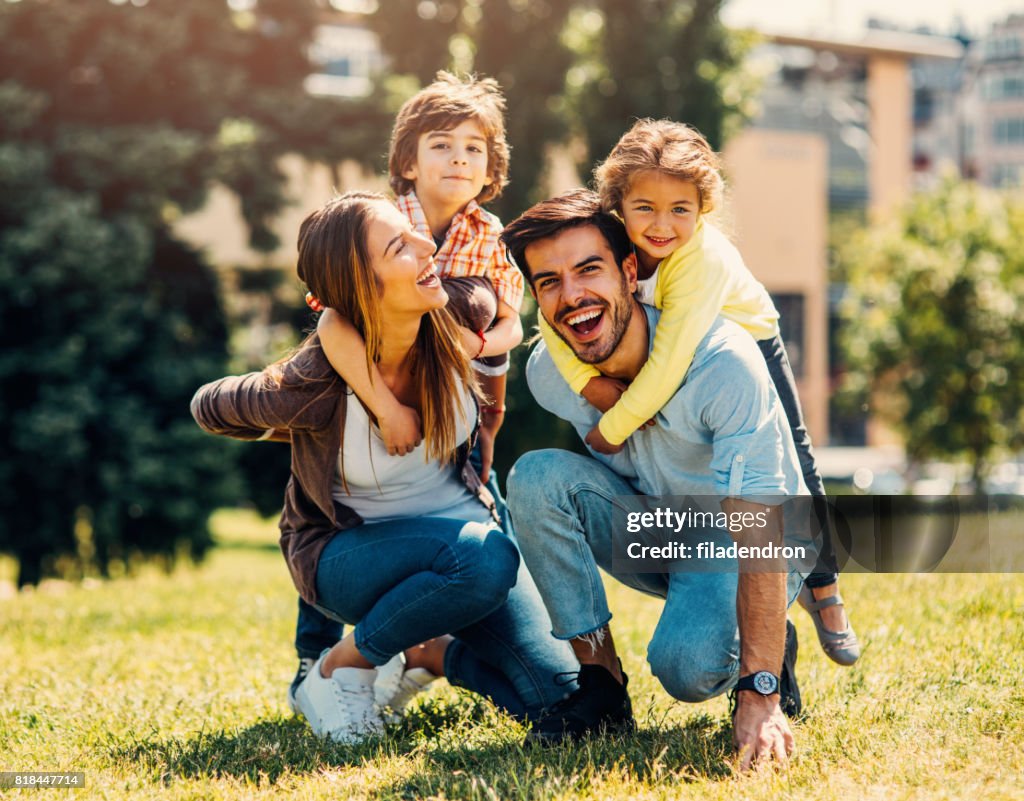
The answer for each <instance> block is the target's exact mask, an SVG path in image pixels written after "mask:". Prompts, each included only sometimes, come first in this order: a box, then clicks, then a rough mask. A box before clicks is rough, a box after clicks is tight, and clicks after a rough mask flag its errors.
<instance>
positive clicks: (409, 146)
mask: <svg viewBox="0 0 1024 801" xmlns="http://www.w3.org/2000/svg"><path fill="white" fill-rule="evenodd" d="M466 120H473V121H474V122H475V123H477V125H479V126H480V129H481V130H482V131H483V134H484V136H485V137H486V138H487V175H488V177H489V178H490V179H491V183H490V184H489V185H487V186H485V187H484V188H483V189H482V190H481V191H480V194H479V195H477V197H476V201H477V202H478V203H486V202H487V201H489V200H494V198H496V197H498V196H499V195H500V194H501V190H502V189H504V188H505V187H506V186H508V160H509V146H508V142H507V141H506V140H505V96H504V95H503V94H502V93H501V87H500V86H499V85H498V82H497V81H496V80H494V78H477V77H476V76H475V75H470V76H467V77H466V78H459V77H458V76H456V75H453V74H452V73H450V72H445V71H444V70H442V71H440V72H438V73H437V77H436V78H435V80H434V82H433V83H432V84H430V85H429V86H427V87H425V88H423V89H421V90H420V91H419V92H417V93H416V94H415V95H413V96H412V97H411V98H409V99H408V100H407V101H405V103H404V104H403V105H402V108H401V109H399V111H398V116H397V117H396V118H395V127H394V128H393V129H392V130H391V144H390V146H389V148H388V174H389V176H390V177H389V179H388V180H389V182H390V184H391V188H392V189H393V190H394V192H395V194H397V195H405V194H407V193H409V192H411V191H412V190H413V182H412V181H410V180H409V179H408V178H405V177H403V175H402V173H404V172H405V171H406V170H408V169H409V168H410V167H412V166H413V164H414V163H415V162H416V148H417V146H418V145H419V139H420V135H421V134H425V133H428V132H430V131H450V130H452V129H453V128H456V127H458V126H459V125H461V124H462V123H463V122H465V121H466Z"/></svg>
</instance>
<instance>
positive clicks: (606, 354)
mask: <svg viewBox="0 0 1024 801" xmlns="http://www.w3.org/2000/svg"><path fill="white" fill-rule="evenodd" d="M619 289H620V292H619V296H618V297H617V298H615V302H614V303H613V304H612V305H610V306H605V312H604V313H605V314H606V315H610V321H609V322H610V325H611V331H610V332H609V334H607V335H606V336H603V337H601V339H598V340H595V341H594V342H588V343H586V344H583V345H579V344H573V343H572V342H570V341H569V339H568V338H567V337H566V336H565V335H564V334H563V333H562V331H561V330H560V327H559V326H556V325H552V323H551V321H550V320H548V326H549V327H550V328H551V330H552V331H554V332H555V333H556V334H557V335H558V338H559V339H561V340H562V341H563V342H564V343H565V344H566V345H568V346H569V349H570V350H572V352H573V353H574V354H575V355H576V358H577V359H579V360H580V361H581V362H583V363H584V364H600V363H601V362H603V361H606V360H607V359H609V358H610V357H611V355H612V354H613V353H615V349H616V348H618V347H619V343H620V342H621V341H622V337H623V336H625V334H626V329H627V328H628V327H629V321H630V320H631V319H632V318H633V302H632V298H631V297H630V294H629V284H628V283H627V282H626V276H625V274H623V275H622V282H621V284H620V285H619ZM598 305H600V304H596V303H595V304H589V303H584V304H583V305H581V306H576V307H575V308H572V309H569V310H567V311H563V312H561V313H560V314H559V315H558V316H560V317H561V318H562V319H565V318H566V317H568V316H569V315H570V314H574V313H575V312H578V311H580V310H581V309H585V308H588V307H591V306H593V307H596V306H598ZM602 342H607V343H608V344H607V345H602ZM579 347H582V348H584V350H583V352H580V351H579V350H577V348H579Z"/></svg>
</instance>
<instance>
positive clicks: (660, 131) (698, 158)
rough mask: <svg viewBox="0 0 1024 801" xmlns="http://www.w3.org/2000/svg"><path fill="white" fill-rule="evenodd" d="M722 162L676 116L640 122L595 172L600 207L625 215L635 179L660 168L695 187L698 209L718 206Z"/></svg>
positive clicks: (709, 209)
mask: <svg viewBox="0 0 1024 801" xmlns="http://www.w3.org/2000/svg"><path fill="white" fill-rule="evenodd" d="M720 168H721V162H720V161H719V159H718V154H716V153H715V151H714V150H712V149H711V145H709V144H708V140H707V139H705V138H704V137H703V136H702V135H701V133H700V131H698V130H697V129H696V128H691V127H690V126H689V125H685V124H684V123H681V122H673V121H672V120H652V119H649V118H648V119H642V120H637V121H636V123H635V124H634V125H633V127H632V128H630V129H629V130H628V131H627V132H626V133H625V134H623V136H622V138H621V139H620V140H619V141H618V142H617V143H616V145H615V147H613V148H612V152H611V153H609V154H608V158H606V159H605V160H604V161H603V162H602V163H601V164H599V165H598V166H597V167H596V168H595V170H594V180H595V181H596V183H597V191H598V193H599V194H600V195H601V206H602V208H603V209H604V210H605V211H608V212H616V213H618V214H621V213H622V200H623V198H624V197H625V196H626V193H627V192H629V187H630V184H631V183H632V182H633V179H634V177H635V176H636V175H637V174H638V173H641V172H644V171H645V170H656V171H658V172H661V173H664V174H665V175H670V176H672V177H673V178H678V179H680V180H682V181H690V182H691V183H693V184H695V185H696V186H697V193H698V197H699V198H700V212H701V214H707V213H708V212H710V211H712V210H713V209H714V208H715V202H716V200H717V199H718V196H719V195H720V194H721V191H722V176H721V174H720V172H719V169H720Z"/></svg>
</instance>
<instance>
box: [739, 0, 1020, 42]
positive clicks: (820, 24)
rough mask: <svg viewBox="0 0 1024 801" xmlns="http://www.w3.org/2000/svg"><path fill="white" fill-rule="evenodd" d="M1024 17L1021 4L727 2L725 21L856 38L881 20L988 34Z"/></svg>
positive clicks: (1013, 0) (984, 0)
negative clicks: (871, 21) (958, 24)
mask: <svg viewBox="0 0 1024 801" xmlns="http://www.w3.org/2000/svg"><path fill="white" fill-rule="evenodd" d="M1013 12H1016V13H1024V1H1022V0H895V1H894V0H777V2H773V3H768V2H765V1H764V0H727V2H726V4H725V7H724V9H723V11H722V19H723V21H724V22H725V23H726V24H727V25H731V26H735V27H754V28H757V29H759V30H763V31H766V32H771V33H793V34H803V33H811V32H814V33H818V34H825V33H831V34H838V35H842V36H852V37H856V36H857V35H858V34H860V33H862V32H863V30H864V28H865V27H866V23H867V19H868V17H872V16H876V17H879V18H881V19H884V20H886V21H890V22H895V23H899V24H900V25H913V26H916V25H930V26H931V27H932V28H933V29H935V30H937V31H938V32H940V33H946V32H949V31H950V30H951V29H952V28H953V22H954V20H955V19H956V18H957V17H960V18H961V19H962V20H963V21H964V23H965V24H966V27H967V32H968V33H969V34H973V35H974V36H978V35H981V34H984V33H987V32H988V29H989V27H990V25H991V24H992V22H994V21H997V20H1002V19H1005V18H1006V17H1007V16H1009V15H1010V14H1011V13H1013Z"/></svg>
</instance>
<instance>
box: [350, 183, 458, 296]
mask: <svg viewBox="0 0 1024 801" xmlns="http://www.w3.org/2000/svg"><path fill="white" fill-rule="evenodd" d="M366 240H367V241H366V244H367V247H368V249H369V252H370V263H371V266H372V267H373V271H374V273H376V275H377V280H378V282H379V286H380V289H381V311H382V312H383V313H384V315H385V316H387V315H388V314H419V315H422V314H425V313H426V312H428V311H430V310H432V309H439V308H441V307H442V306H444V305H445V304H446V303H447V302H448V295H447V294H446V293H445V291H444V287H443V286H442V285H441V279H440V278H438V276H437V272H436V271H435V268H434V259H433V255H434V251H435V250H436V247H435V245H434V243H433V241H432V240H430V239H428V238H427V237H425V236H421V235H420V234H418V233H416V231H415V230H413V227H412V223H410V222H409V220H408V219H407V218H406V217H405V215H404V214H402V212H400V211H399V210H398V209H397V208H395V207H394V206H393V205H391V204H390V203H387V202H383V201H381V202H378V203H375V204H374V209H373V212H372V214H371V217H370V222H369V226H368V228H367V235H366Z"/></svg>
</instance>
